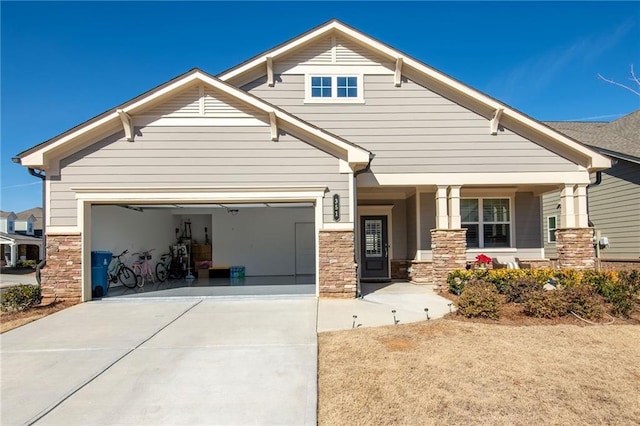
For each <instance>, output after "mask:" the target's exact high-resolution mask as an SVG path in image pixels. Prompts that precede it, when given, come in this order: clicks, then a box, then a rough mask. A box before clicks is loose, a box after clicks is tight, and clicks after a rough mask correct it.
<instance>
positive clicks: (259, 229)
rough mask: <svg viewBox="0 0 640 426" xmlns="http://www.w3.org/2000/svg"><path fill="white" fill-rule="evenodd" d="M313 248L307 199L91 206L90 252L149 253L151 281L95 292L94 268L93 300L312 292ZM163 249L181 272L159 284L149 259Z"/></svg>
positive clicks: (129, 257)
mask: <svg viewBox="0 0 640 426" xmlns="http://www.w3.org/2000/svg"><path fill="white" fill-rule="evenodd" d="M315 247H316V239H315V207H314V203H312V202H296V203H292V202H275V203H272V202H261V203H250V204H242V203H211V204H170V203H169V204H118V205H114V204H109V205H93V206H92V207H91V251H92V253H93V252H103V253H104V252H111V253H112V254H114V255H118V254H120V253H122V252H123V251H124V250H128V253H127V254H126V255H125V256H124V257H123V258H122V260H123V261H124V263H125V264H126V265H127V266H129V267H131V266H132V264H133V263H134V262H136V261H138V254H137V253H143V252H145V251H151V255H152V258H151V260H149V262H150V266H151V269H152V270H153V271H154V274H153V278H154V279H155V282H154V281H150V280H147V281H146V282H145V283H144V285H143V286H142V287H135V288H132V289H130V288H127V287H125V286H123V285H121V284H120V282H109V283H108V284H103V285H106V288H104V287H103V288H104V290H102V289H100V291H98V292H96V286H98V287H99V286H100V283H99V282H100V280H99V279H95V277H94V274H102V272H101V271H99V269H98V268H95V267H94V268H92V292H93V293H94V294H93V295H94V298H98V297H103V298H116V297H119V298H131V297H167V296H178V297H179V296H226V295H229V296H231V295H280V294H315V293H316V275H315V274H316V248H315ZM170 252H173V256H174V258H176V259H175V261H177V262H179V264H180V265H181V268H182V270H183V273H182V274H181V276H180V277H179V278H174V277H169V279H167V280H166V281H164V282H159V280H158V279H157V278H156V276H155V271H156V264H157V263H158V262H160V258H161V255H163V254H165V253H170ZM92 266H98V265H92ZM104 268H105V269H104V272H106V266H105V267H104ZM100 278H101V277H100ZM101 293H102V294H101Z"/></svg>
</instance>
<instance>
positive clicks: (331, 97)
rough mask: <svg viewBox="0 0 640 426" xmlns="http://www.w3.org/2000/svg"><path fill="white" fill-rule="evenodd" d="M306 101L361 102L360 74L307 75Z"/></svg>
mask: <svg viewBox="0 0 640 426" xmlns="http://www.w3.org/2000/svg"><path fill="white" fill-rule="evenodd" d="M306 87H307V90H306V95H307V96H306V98H305V101H306V102H310V103H313V102H363V101H364V99H363V97H362V75H309V76H307V84H306Z"/></svg>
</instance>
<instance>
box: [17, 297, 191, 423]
mask: <svg viewBox="0 0 640 426" xmlns="http://www.w3.org/2000/svg"><path fill="white" fill-rule="evenodd" d="M201 302H202V300H199V301H197V302H196V303H194V304H193V305H191V306H189V307H188V308H187V309H185V310H184V311H183V312H182V313H180V314H179V315H178V316H177V317H175V318H174V319H172V320H171V321H169V322H168V323H167V324H165V325H163V326H162V327H160V328H159V329H158V330H156V331H155V332H153V333H152V334H151V335H150V336H149V337H147V338H145V339H144V340H143V341H141V342H140V343H139V344H137V345H136V346H134V347H133V348H131V349H129V350H128V351H127V352H125V353H124V354H123V355H121V356H120V357H118V358H116V359H115V360H114V361H113V362H111V363H109V364H107V365H106V366H105V367H103V368H102V369H100V370H99V371H98V372H96V373H95V374H93V375H91V377H89V378H88V379H87V380H85V381H84V382H83V383H80V384H79V385H78V386H76V387H75V388H74V389H72V390H71V391H69V392H67V393H66V394H65V395H63V396H62V397H61V398H59V399H58V400H57V401H56V402H54V403H53V404H51V405H49V406H48V407H47V408H45V409H44V410H42V411H40V412H39V413H38V414H36V415H35V416H34V417H32V418H30V419H29V420H27V421H26V422H24V423H23V424H24V425H25V426H30V425H32V424H34V423H36V422H37V421H38V420H40V419H42V418H43V417H44V416H46V415H47V414H49V413H50V412H52V411H53V410H55V409H56V407H58V406H59V405H60V404H62V403H63V402H65V401H66V400H67V399H69V398H71V397H72V396H73V395H74V394H76V393H77V392H79V391H80V390H81V389H82V388H84V387H85V386H87V385H88V384H89V383H91V382H93V381H94V380H95V379H97V378H98V377H100V376H101V375H102V374H104V373H105V372H106V371H107V370H109V369H110V368H111V367H113V366H114V365H115V364H117V363H118V362H120V361H121V360H122V359H123V358H125V357H126V356H128V355H129V354H130V353H132V352H133V351H135V350H136V349H138V348H139V347H140V346H142V345H144V344H145V343H146V342H148V341H149V340H151V339H152V338H153V337H155V336H156V335H157V334H158V333H160V332H161V331H162V330H164V329H165V328H167V327H169V326H170V325H171V324H173V323H174V322H176V321H177V320H178V319H180V317H182V316H183V315H185V314H186V313H187V312H189V311H190V310H192V309H193V308H195V307H196V306H198V305H199V304H200V303H201Z"/></svg>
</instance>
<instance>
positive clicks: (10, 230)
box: [7, 220, 13, 234]
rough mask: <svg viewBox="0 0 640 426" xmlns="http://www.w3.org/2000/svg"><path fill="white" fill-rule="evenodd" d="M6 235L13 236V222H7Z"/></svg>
mask: <svg viewBox="0 0 640 426" xmlns="http://www.w3.org/2000/svg"><path fill="white" fill-rule="evenodd" d="M7 234H13V221H12V220H9V221H7Z"/></svg>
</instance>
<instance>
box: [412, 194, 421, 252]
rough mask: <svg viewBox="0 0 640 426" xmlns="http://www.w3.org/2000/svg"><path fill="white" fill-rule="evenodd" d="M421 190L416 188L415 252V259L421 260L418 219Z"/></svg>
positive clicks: (419, 221) (419, 222)
mask: <svg viewBox="0 0 640 426" xmlns="http://www.w3.org/2000/svg"><path fill="white" fill-rule="evenodd" d="M420 200H421V192H420V190H416V252H415V255H414V259H415V260H422V221H421V219H420V213H421V211H420Z"/></svg>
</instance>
